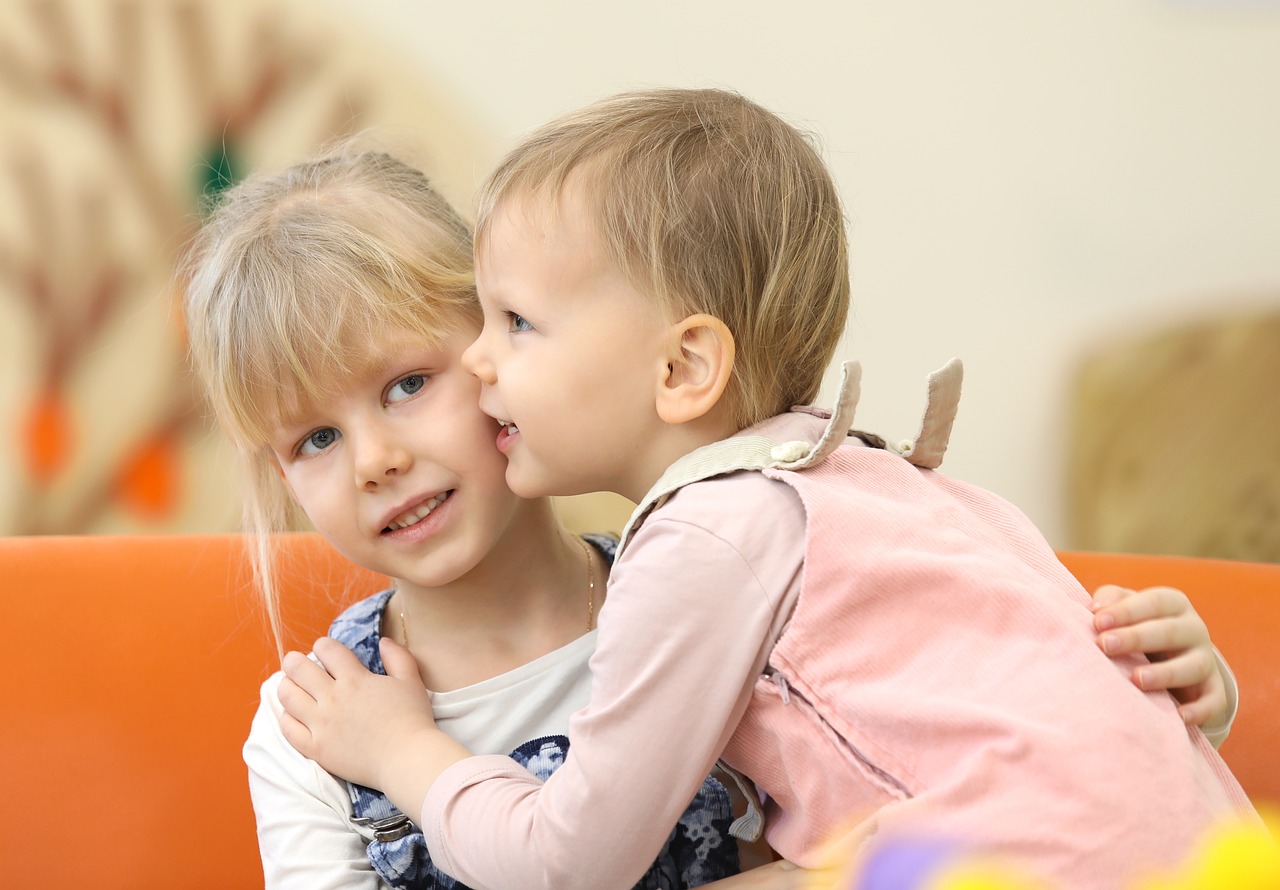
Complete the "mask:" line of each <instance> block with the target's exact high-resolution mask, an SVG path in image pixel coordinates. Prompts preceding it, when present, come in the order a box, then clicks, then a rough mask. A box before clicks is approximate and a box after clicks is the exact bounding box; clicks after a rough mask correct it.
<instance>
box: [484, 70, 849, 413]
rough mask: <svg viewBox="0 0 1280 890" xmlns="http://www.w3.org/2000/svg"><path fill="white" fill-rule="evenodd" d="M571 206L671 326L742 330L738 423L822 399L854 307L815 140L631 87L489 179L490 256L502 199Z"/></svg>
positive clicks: (701, 96)
mask: <svg viewBox="0 0 1280 890" xmlns="http://www.w3.org/2000/svg"><path fill="white" fill-rule="evenodd" d="M571 175H573V177H574V180H575V186H576V187H575V190H574V195H575V197H578V196H580V197H581V200H582V201H583V202H584V209H585V211H586V212H587V213H588V216H589V218H590V219H591V220H592V221H593V223H594V225H595V226H596V227H597V230H598V232H599V233H600V237H601V239H602V241H603V243H604V244H605V246H606V250H608V252H609V255H610V258H611V260H612V261H613V262H614V263H615V264H616V265H617V267H618V268H619V269H620V270H622V271H623V273H624V274H626V275H627V276H628V278H629V280H630V281H631V282H632V283H633V284H634V285H635V286H637V287H638V288H639V289H641V290H644V291H647V292H649V293H650V294H651V295H652V296H653V297H654V299H655V300H656V301H657V305H658V308H659V309H660V310H661V311H663V312H665V313H666V314H667V315H668V316H669V317H671V318H672V319H673V320H675V319H679V318H683V317H684V316H686V315H689V314H693V313H707V314H710V315H714V316H716V317H717V318H719V319H720V320H721V321H723V322H724V323H725V324H726V325H727V326H728V328H729V330H730V332H731V333H732V334H733V336H734V340H735V345H736V358H735V363H734V374H733V378H732V380H731V383H730V389H729V392H728V393H727V395H726V398H727V399H728V400H729V407H730V410H731V412H732V416H733V419H734V421H735V422H736V424H737V426H738V428H743V427H746V426H750V425H751V424H753V423H757V422H759V421H760V420H763V419H765V418H766V417H770V416H772V415H774V414H778V413H781V412H783V411H785V410H787V409H788V408H789V407H790V406H791V405H795V404H807V403H810V402H812V401H813V400H814V399H815V398H816V397H817V394H818V389H819V387H820V386H821V383H822V375H823V372H824V371H825V370H826V368H827V365H828V364H829V363H830V361H831V357H832V355H833V353H834V352H835V348H836V345H837V343H838V342H839V339H840V336H841V333H842V332H843V330H844V323H845V318H846V316H847V314H848V306H849V273H848V251H847V246H846V238H845V224H844V216H843V212H842V210H841V207H840V200H839V197H838V195H837V193H836V189H835V184H834V183H833V182H832V179H831V175H830V173H829V171H828V170H827V168H826V165H825V164H824V163H823V162H822V159H821V158H820V157H819V155H818V152H817V151H816V150H815V149H814V147H813V145H812V144H811V143H810V141H809V139H808V138H807V137H806V136H804V135H802V134H801V133H800V132H799V131H798V130H796V129H795V128H794V127H792V126H790V125H789V124H787V123H786V122H785V121H783V120H782V119H781V118H779V117H778V116H777V115H775V114H773V113H772V112H769V111H767V110H765V109H764V108H762V107H760V106H759V105H756V104H755V103H753V102H750V101H748V100H747V99H745V98H743V97H742V96H739V95H736V94H734V93H729V92H724V91H721V90H678V89H667V90H653V91H646V92H634V93H623V94H621V95H617V96H613V97H611V98H608V99H605V100H603V101H600V102H597V103H595V104H593V105H590V106H588V107H586V108H584V109H581V110H579V111H576V112H572V113H570V114H568V115H565V116H564V117H561V118H559V119H557V120H555V121H552V122H551V123H549V124H547V125H546V126H544V127H542V128H540V129H539V130H537V131H536V132H534V133H533V134H532V135H531V136H529V137H528V138H527V139H525V140H524V141H523V142H522V143H521V144H520V145H518V146H517V147H516V148H515V149H513V150H512V151H511V152H510V153H509V154H508V155H507V156H506V157H505V158H504V159H503V160H502V161H501V162H500V163H499V165H498V167H497V169H496V170H494V171H493V173H491V174H490V175H489V177H488V179H487V180H486V182H485V183H484V185H483V186H482V190H481V194H480V201H479V209H478V213H477V223H476V238H477V244H478V246H479V247H480V248H481V249H483V247H484V240H485V236H486V234H487V231H488V226H489V224H490V221H491V220H492V219H493V216H494V214H495V212H496V211H498V210H499V209H500V207H501V206H502V205H503V204H504V202H506V201H508V200H511V199H512V198H513V197H514V198H522V197H527V196H530V195H536V196H538V197H549V198H550V199H551V200H552V203H553V207H554V204H555V202H558V200H559V199H560V198H561V196H562V194H563V191H564V189H565V186H566V184H567V183H568V182H569V180H570V177H571Z"/></svg>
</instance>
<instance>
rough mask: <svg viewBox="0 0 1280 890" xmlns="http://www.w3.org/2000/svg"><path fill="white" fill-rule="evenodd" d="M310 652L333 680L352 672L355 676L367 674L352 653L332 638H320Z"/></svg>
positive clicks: (365, 669) (367, 670) (366, 670)
mask: <svg viewBox="0 0 1280 890" xmlns="http://www.w3.org/2000/svg"><path fill="white" fill-rule="evenodd" d="M311 651H312V652H313V653H314V654H315V656H316V658H318V659H319V660H320V664H322V665H324V669H325V670H326V671H328V672H329V676H331V677H333V678H334V679H337V678H339V677H341V676H342V675H344V674H350V673H352V672H355V673H357V674H361V673H364V674H367V673H368V672H369V669H368V668H366V667H365V666H364V665H363V664H362V663H361V662H360V659H358V658H356V654H355V653H354V652H352V651H351V650H350V649H348V648H347V647H346V646H344V645H342V644H341V643H339V642H338V641H337V640H335V639H334V638H333V637H321V638H320V639H318V640H316V644H315V645H314V646H313V647H312V648H311Z"/></svg>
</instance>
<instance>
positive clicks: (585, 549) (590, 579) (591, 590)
mask: <svg viewBox="0 0 1280 890" xmlns="http://www.w3.org/2000/svg"><path fill="white" fill-rule="evenodd" d="M578 543H579V544H581V545H582V555H583V556H585V557H586V558H587V632H588V633H590V632H591V630H592V629H593V628H594V627H595V615H596V568H595V560H594V559H592V558H591V545H590V544H588V543H587V542H586V541H584V540H583V539H582V538H578Z"/></svg>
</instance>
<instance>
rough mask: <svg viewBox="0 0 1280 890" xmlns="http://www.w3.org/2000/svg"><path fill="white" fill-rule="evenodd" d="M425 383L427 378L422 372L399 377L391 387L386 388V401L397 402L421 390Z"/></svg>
mask: <svg viewBox="0 0 1280 890" xmlns="http://www.w3.org/2000/svg"><path fill="white" fill-rule="evenodd" d="M426 385H427V378H426V375H424V374H410V375H409V376H408V377H401V378H400V379H399V380H397V381H396V382H395V383H394V384H392V386H391V389H389V390H387V401H388V402H399V401H403V400H404V399H407V398H409V396H411V395H414V394H416V393H418V392H420V391H421V390H422V387H424V386H426Z"/></svg>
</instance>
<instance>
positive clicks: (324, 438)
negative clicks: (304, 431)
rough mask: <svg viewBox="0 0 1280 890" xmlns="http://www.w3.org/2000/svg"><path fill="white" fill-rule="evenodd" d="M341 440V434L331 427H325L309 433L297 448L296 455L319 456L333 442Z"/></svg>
mask: <svg viewBox="0 0 1280 890" xmlns="http://www.w3.org/2000/svg"><path fill="white" fill-rule="evenodd" d="M341 438H342V433H340V432H338V431H337V430H336V429H334V428H333V427H331V426H326V427H324V428H322V429H318V430H316V431H315V432H313V433H311V434H310V435H309V436H307V437H306V438H305V439H303V440H302V444H300V445H299V446H298V454H300V455H303V454H319V453H320V452H322V451H324V450H325V449H326V448H328V447H329V446H330V445H332V444H333V443H334V442H336V441H338V440H339V439H341Z"/></svg>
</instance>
